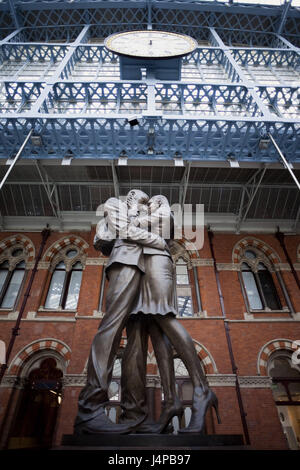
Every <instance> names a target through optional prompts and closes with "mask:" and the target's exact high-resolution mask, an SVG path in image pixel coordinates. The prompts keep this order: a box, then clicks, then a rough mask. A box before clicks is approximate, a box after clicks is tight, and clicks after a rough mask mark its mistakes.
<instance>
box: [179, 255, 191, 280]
mask: <svg viewBox="0 0 300 470" xmlns="http://www.w3.org/2000/svg"><path fill="white" fill-rule="evenodd" d="M176 282H177V284H189V275H188V269H187V265H186V262H185V261H184V260H183V259H182V258H179V260H178V261H177V263H176Z"/></svg>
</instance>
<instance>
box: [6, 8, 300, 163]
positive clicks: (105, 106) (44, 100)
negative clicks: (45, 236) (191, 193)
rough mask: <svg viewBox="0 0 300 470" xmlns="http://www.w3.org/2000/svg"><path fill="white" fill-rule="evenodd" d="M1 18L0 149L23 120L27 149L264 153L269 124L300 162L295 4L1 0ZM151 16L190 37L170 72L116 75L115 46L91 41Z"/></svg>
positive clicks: (195, 157) (257, 158) (215, 157)
mask: <svg viewBox="0 0 300 470" xmlns="http://www.w3.org/2000/svg"><path fill="white" fill-rule="evenodd" d="M0 21H1V23H2V24H3V26H4V28H3V29H2V32H3V34H2V36H0V113H1V114H0V157H1V158H4V159H5V158H11V157H13V156H14V155H15V154H16V152H17V151H18V149H19V148H20V146H21V145H22V143H23V141H24V139H25V138H26V136H27V135H28V132H29V131H30V130H31V129H32V128H33V129H34V134H35V135H40V136H41V138H42V145H39V146H37V145H36V141H29V142H28V144H27V145H26V147H25V150H24V152H23V154H22V158H25V159H36V158H47V159H51V158H53V159H57V158H59V159H63V158H64V157H72V158H74V159H76V158H86V159H91V158H93V159H104V160H107V159H117V158H119V155H120V154H122V155H124V154H125V155H127V156H128V158H132V159H144V160H150V161H151V160H162V161H165V160H172V159H173V158H174V157H178V156H181V157H182V158H183V159H184V160H189V161H199V160H205V161H226V160H230V159H231V160H232V159H236V160H237V161H247V162H274V161H278V155H277V154H276V150H275V149H274V148H273V147H272V146H271V145H270V146H269V147H268V148H261V145H260V142H261V139H262V138H265V137H266V136H267V134H268V133H269V132H270V133H271V134H272V135H273V137H274V138H275V140H276V142H277V143H278V145H279V146H280V148H281V150H282V151H283V153H284V154H285V156H286V158H287V159H288V160H289V161H290V162H300V132H299V129H300V92H299V85H300V50H299V49H298V48H297V44H298V42H297V41H298V36H299V11H298V10H297V9H295V8H292V7H289V8H287V7H285V9H284V8H281V7H267V6H263V7H262V6H259V7H257V6H249V5H248V6H246V5H240V4H235V5H228V4H227V5H226V6H225V5H224V4H222V3H220V2H213V3H210V2H198V1H194V2H192V1H187V0H181V1H176V2H170V1H158V0H153V1H151V2H149V1H144V2H142V1H139V0H136V1H127V2H125V1H106V2H104V1H102V2H101V1H96V0H95V1H89V2H84V1H79V0H77V1H76V0H75V1H73V2H60V1H54V2H43V1H39V2H35V1H25V0H23V1H13V0H10V1H6V2H2V3H0ZM62 25H64V26H62ZM16 26H17V28H16ZM150 26H152V27H153V28H154V29H168V30H172V31H179V32H184V33H188V34H191V35H193V36H194V37H196V38H197V39H198V40H199V47H198V48H197V50H196V51H195V52H194V53H193V54H191V55H190V56H188V57H187V58H185V59H184V60H183V63H182V77H183V78H182V80H181V81H180V82H176V81H173V82H167V81H157V80H156V81H155V80H153V78H151V79H150V78H146V79H144V80H141V81H121V80H120V73H119V61H118V57H117V56H115V55H114V54H112V53H110V52H109V51H107V50H106V49H105V47H104V46H103V45H102V44H101V41H102V38H103V37H105V36H106V35H108V34H110V33H112V32H116V31H120V30H122V29H129V28H130V29H134V28H136V29H141V28H147V27H150ZM276 28H277V29H278V30H279V32H280V34H277V33H276V31H277V30H276ZM54 41H55V42H54ZM94 42H95V44H94ZM245 46H248V47H245ZM249 46H250V47H249ZM266 77H269V78H266ZM132 115H137V116H138V121H139V125H138V126H135V127H132V126H131V125H130V123H129V122H128V118H130V116H132Z"/></svg>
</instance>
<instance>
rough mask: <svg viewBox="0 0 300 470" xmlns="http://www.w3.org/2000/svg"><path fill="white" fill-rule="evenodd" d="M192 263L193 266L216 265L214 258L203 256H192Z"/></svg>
mask: <svg viewBox="0 0 300 470" xmlns="http://www.w3.org/2000/svg"><path fill="white" fill-rule="evenodd" d="M191 264H192V266H213V265H214V260H213V259H210V258H207V259H202V258H192V259H191Z"/></svg>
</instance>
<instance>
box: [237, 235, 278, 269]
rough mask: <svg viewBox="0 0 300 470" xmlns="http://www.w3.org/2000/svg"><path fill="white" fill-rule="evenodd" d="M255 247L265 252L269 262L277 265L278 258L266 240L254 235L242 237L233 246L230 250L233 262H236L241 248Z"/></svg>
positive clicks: (238, 259)
mask: <svg viewBox="0 0 300 470" xmlns="http://www.w3.org/2000/svg"><path fill="white" fill-rule="evenodd" d="M248 247H249V248H251V247H253V248H257V249H258V250H260V251H262V253H264V254H265V256H266V257H267V258H268V259H269V260H270V262H271V263H272V264H273V265H274V266H277V265H279V263H280V258H279V256H278V254H277V253H276V251H275V250H274V248H271V247H270V246H269V245H268V244H267V243H266V242H264V241H262V240H259V239H258V238H254V237H246V238H243V239H242V240H239V241H238V242H237V243H236V244H235V245H234V247H233V250H232V261H233V263H235V264H238V263H239V261H240V259H241V256H242V252H243V250H245V248H248Z"/></svg>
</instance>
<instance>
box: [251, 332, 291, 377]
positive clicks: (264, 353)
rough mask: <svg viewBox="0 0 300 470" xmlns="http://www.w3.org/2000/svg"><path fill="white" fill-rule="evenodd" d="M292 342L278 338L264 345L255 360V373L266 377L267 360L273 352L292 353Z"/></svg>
mask: <svg viewBox="0 0 300 470" xmlns="http://www.w3.org/2000/svg"><path fill="white" fill-rule="evenodd" d="M292 344H293V341H292V340H290V339H284V338H278V339H273V340H271V341H269V342H268V343H266V344H265V345H264V346H263V347H262V348H261V350H260V352H259V355H258V358H257V372H258V374H259V375H268V371H267V366H268V360H269V358H270V356H271V354H273V353H274V352H275V351H278V350H283V349H284V350H288V351H292V352H294V351H295V349H293V348H292Z"/></svg>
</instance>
